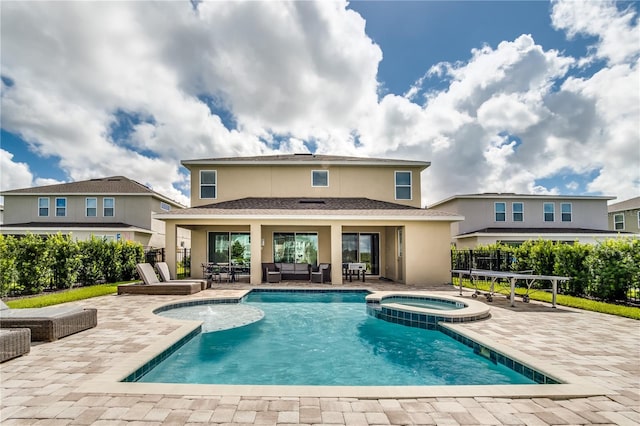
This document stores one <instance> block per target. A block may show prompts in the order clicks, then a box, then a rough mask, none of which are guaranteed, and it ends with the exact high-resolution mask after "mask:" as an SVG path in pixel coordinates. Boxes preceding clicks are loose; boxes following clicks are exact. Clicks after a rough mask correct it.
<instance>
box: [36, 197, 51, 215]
mask: <svg viewBox="0 0 640 426" xmlns="http://www.w3.org/2000/svg"><path fill="white" fill-rule="evenodd" d="M38 216H40V217H43V216H49V199H48V198H38Z"/></svg>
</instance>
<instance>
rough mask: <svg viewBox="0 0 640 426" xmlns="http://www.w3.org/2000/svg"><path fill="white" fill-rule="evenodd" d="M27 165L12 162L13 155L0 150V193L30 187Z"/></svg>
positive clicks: (31, 177)
mask: <svg viewBox="0 0 640 426" xmlns="http://www.w3.org/2000/svg"><path fill="white" fill-rule="evenodd" d="M32 183H33V174H31V170H29V165H28V164H26V163H19V162H14V161H13V154H11V153H10V152H7V151H5V150H4V149H1V148H0V191H8V190H10V189H19V188H28V187H30V186H32Z"/></svg>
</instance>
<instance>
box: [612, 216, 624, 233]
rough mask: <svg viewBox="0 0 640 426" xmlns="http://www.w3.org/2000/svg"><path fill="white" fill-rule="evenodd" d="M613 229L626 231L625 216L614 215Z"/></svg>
mask: <svg viewBox="0 0 640 426" xmlns="http://www.w3.org/2000/svg"><path fill="white" fill-rule="evenodd" d="M613 229H615V230H616V231H623V230H624V214H623V213H616V214H614V215H613Z"/></svg>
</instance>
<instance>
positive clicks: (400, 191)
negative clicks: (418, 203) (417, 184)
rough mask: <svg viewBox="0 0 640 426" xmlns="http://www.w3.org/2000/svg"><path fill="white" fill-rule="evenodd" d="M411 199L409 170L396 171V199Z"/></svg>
mask: <svg viewBox="0 0 640 426" xmlns="http://www.w3.org/2000/svg"><path fill="white" fill-rule="evenodd" d="M410 199H411V172H396V200H410Z"/></svg>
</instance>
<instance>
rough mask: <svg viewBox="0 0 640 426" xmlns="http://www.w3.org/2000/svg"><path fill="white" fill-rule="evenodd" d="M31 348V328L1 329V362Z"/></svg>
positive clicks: (25, 352)
mask: <svg viewBox="0 0 640 426" xmlns="http://www.w3.org/2000/svg"><path fill="white" fill-rule="evenodd" d="M30 350H31V330H29V329H28V328H13V329H0V362H5V361H7V360H9V359H12V358H15V357H19V356H21V355H24V354H27V353H29V351H30Z"/></svg>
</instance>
